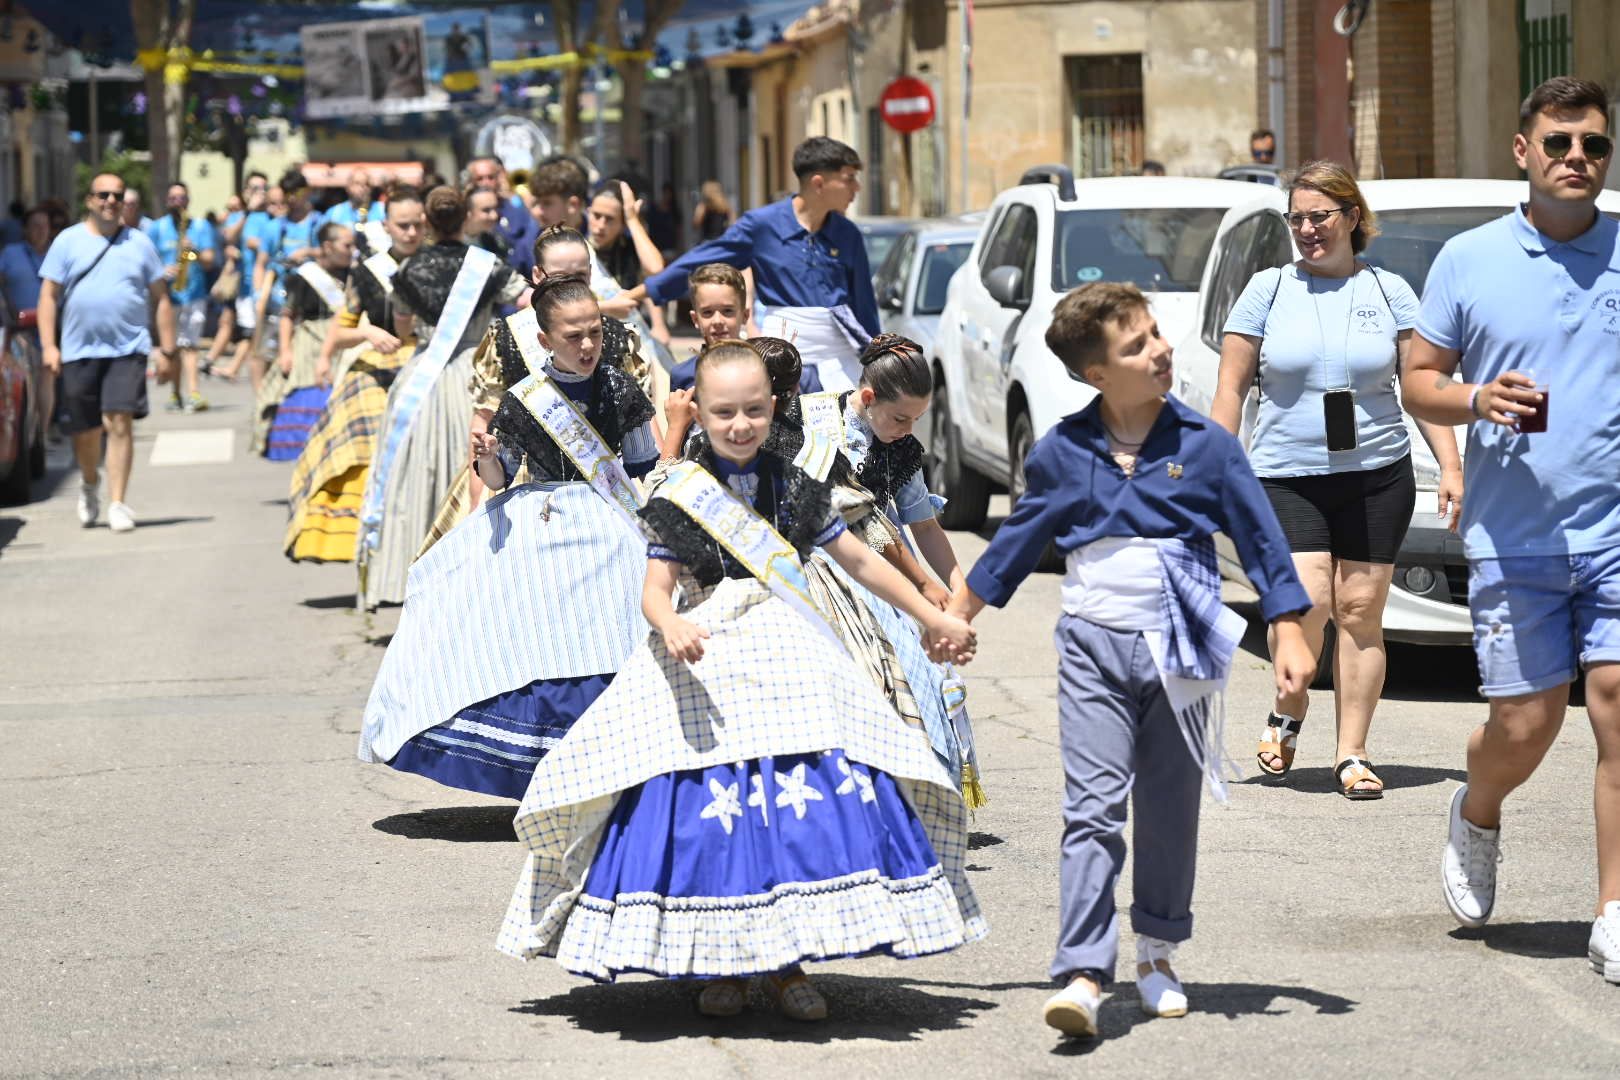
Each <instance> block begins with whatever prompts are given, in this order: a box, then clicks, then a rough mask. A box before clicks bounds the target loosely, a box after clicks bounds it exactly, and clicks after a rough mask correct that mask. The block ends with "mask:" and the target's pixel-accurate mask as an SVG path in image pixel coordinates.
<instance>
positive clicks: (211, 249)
mask: <svg viewBox="0 0 1620 1080" xmlns="http://www.w3.org/2000/svg"><path fill="white" fill-rule="evenodd" d="M167 202H168V208H169V212H168V213H166V214H164V215H163V216H162V217H160V218H157V219H156V220H154V221H152V222H151V223H150V224H149V225H147V226H146V227H145V229H144V230H143V231H144V232H145V233H146V237H147V239H149V240H151V241H152V245H153V246H154V247H156V248H157V252H158V257H159V258H161V259H162V260H163V266H164V270H163V276H164V277H166V278H168V280H169V301H170V303H172V304H173V305H174V312H175V316H174V319H175V345H176V346H177V347H178V348H179V350H180V366H179V368H178V369H176V370H175V372H174V382H173V388H172V391H171V393H170V395H169V402H168V407H169V409H170V411H171V412H178V411H180V410H182V409H183V410H184V411H186V412H188V413H191V412H198V411H200V410H202V409H206V408H208V402H207V400H206V399H205V398H204V397H203V396H202V394H201V393H199V392H198V388H197V346H198V345H200V344H202V338H203V332H204V330H205V329H206V327H207V325H208V274H209V272H210V271H212V270H213V269H214V267H215V265H216V264H217V260H218V257H219V256H218V251H217V249H218V247H219V240H218V238H217V237H216V235H215V233H214V227H213V226H212V225H210V224H209V223H208V220H207V219H206V218H194V217H192V216H191V192H190V190H189V189H188V188H187V187H186V185H185V184H183V183H181V182H180V181H178V180H176V181H175V182H174V183H172V184H170V185H169V192H168V197H167ZM182 374H183V375H184V377H185V397H183V398H182V397H181V389H180V380H181V376H182Z"/></svg>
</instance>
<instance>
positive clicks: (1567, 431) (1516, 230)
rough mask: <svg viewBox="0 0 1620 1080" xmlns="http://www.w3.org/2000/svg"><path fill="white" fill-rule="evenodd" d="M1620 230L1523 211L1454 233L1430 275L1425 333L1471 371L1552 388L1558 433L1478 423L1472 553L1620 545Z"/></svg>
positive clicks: (1469, 468) (1473, 436) (1478, 379)
mask: <svg viewBox="0 0 1620 1080" xmlns="http://www.w3.org/2000/svg"><path fill="white" fill-rule="evenodd" d="M1617 237H1620V227H1617V226H1616V224H1615V222H1614V221H1613V220H1611V219H1610V218H1608V217H1605V216H1604V215H1602V214H1597V215H1596V216H1595V219H1594V220H1593V222H1592V226H1591V228H1589V229H1587V230H1586V232H1584V233H1582V234H1581V235H1579V236H1577V237H1575V239H1573V240H1571V241H1569V242H1568V243H1559V242H1557V241H1555V240H1552V239H1549V238H1548V237H1546V236H1544V235H1542V234H1541V233H1540V232H1538V231H1537V230H1536V228H1535V226H1533V225H1531V224H1530V221H1529V219H1528V218H1526V217H1525V215H1524V208H1523V207H1522V206H1521V207H1520V208H1519V209H1517V210H1515V211H1514V212H1513V213H1511V214H1509V215H1507V216H1506V217H1503V218H1499V219H1498V220H1496V221H1493V222H1490V223H1489V224H1486V225H1481V226H1480V227H1479V228H1477V229H1470V230H1469V231H1468V232H1465V233H1462V234H1461V235H1459V236H1456V237H1454V238H1453V239H1452V240H1451V241H1450V242H1449V243H1447V244H1446V246H1445V247H1444V248H1442V249H1441V251H1440V254H1439V256H1438V257H1437V258H1436V259H1435V261H1434V266H1433V267H1432V268H1431V269H1430V270H1429V280H1428V284H1427V285H1426V286H1425V287H1424V290H1423V308H1422V312H1421V314H1420V316H1419V318H1418V333H1420V334H1422V335H1423V336H1424V337H1425V338H1427V339H1428V340H1429V341H1432V342H1433V343H1434V344H1436V345H1439V346H1440V347H1441V348H1444V349H1455V350H1456V351H1458V352H1460V353H1461V354H1462V376H1463V379H1464V380H1465V381H1467V382H1470V383H1484V382H1490V381H1491V380H1493V379H1495V378H1496V377H1497V376H1499V375H1501V374H1503V373H1504V372H1508V371H1519V372H1525V373H1527V374H1528V373H1529V372H1531V371H1533V372H1534V374H1535V378H1536V380H1537V381H1538V382H1543V383H1546V384H1548V386H1549V392H1548V399H1549V400H1548V406H1549V408H1548V411H1547V432H1546V433H1545V434H1542V433H1537V434H1534V435H1521V434H1518V433H1517V432H1515V431H1514V430H1512V429H1510V428H1504V427H1500V426H1498V425H1496V424H1489V423H1476V424H1473V425H1471V426H1470V428H1469V431H1468V450H1467V454H1466V457H1465V459H1464V472H1465V480H1466V483H1467V487H1466V494H1465V495H1464V496H1463V513H1462V534H1463V541H1464V546H1465V549H1466V551H1467V553H1468V557H1469V558H1471V559H1490V558H1500V557H1503V556H1510V555H1564V554H1570V555H1578V554H1584V553H1589V552H1595V551H1602V550H1606V549H1608V548H1611V547H1613V546H1615V545H1616V544H1620V243H1617Z"/></svg>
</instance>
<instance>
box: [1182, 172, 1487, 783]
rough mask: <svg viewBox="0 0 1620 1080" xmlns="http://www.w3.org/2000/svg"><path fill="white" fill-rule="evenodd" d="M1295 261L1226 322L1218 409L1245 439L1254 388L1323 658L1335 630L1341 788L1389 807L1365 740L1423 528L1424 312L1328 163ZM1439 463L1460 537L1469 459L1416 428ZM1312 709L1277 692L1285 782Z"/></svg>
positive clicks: (1269, 739) (1349, 180)
mask: <svg viewBox="0 0 1620 1080" xmlns="http://www.w3.org/2000/svg"><path fill="white" fill-rule="evenodd" d="M1288 225H1289V227H1290V228H1291V229H1292V230H1293V234H1294V243H1295V246H1296V247H1297V248H1298V250H1299V254H1300V258H1299V260H1298V261H1297V262H1295V263H1293V264H1291V265H1289V266H1284V267H1280V268H1274V269H1270V270H1262V271H1261V272H1260V273H1258V274H1256V275H1255V276H1254V278H1253V279H1252V280H1250V282H1249V284H1248V287H1247V288H1245V289H1244V291H1243V295H1242V296H1240V297H1239V298H1238V302H1237V304H1236V305H1235V306H1234V307H1233V309H1232V313H1231V315H1230V316H1229V317H1228V319H1227V323H1226V332H1225V338H1224V340H1223V342H1222V346H1221V366H1220V378H1219V383H1218V385H1217V387H1216V391H1215V400H1214V404H1213V406H1212V408H1211V410H1210V415H1211V417H1212V418H1213V419H1214V420H1215V422H1216V423H1218V424H1220V425H1221V426H1222V427H1224V428H1226V429H1227V430H1228V431H1230V432H1232V433H1233V434H1237V433H1238V427H1239V424H1240V423H1241V420H1242V416H1243V411H1244V401H1245V399H1246V398H1247V396H1248V393H1249V388H1250V387H1251V386H1254V385H1256V384H1257V383H1258V386H1259V391H1260V395H1259V411H1258V415H1257V416H1256V419H1255V424H1254V434H1253V436H1252V438H1251V440H1250V444H1249V456H1250V461H1251V464H1252V465H1253V466H1254V471H1255V473H1256V475H1258V476H1259V477H1260V482H1261V484H1262V486H1264V488H1265V490H1266V494H1267V495H1268V496H1269V497H1270V499H1271V504H1272V506H1273V508H1274V509H1275V510H1276V511H1277V518H1278V520H1279V521H1281V522H1282V526H1283V532H1284V534H1285V535H1286V536H1287V537H1288V545H1289V548H1290V549H1291V551H1292V552H1293V557H1294V565H1295V567H1296V569H1297V570H1298V571H1299V576H1300V580H1301V581H1302V582H1303V583H1304V585H1305V588H1306V591H1307V592H1309V593H1310V597H1311V603H1312V605H1313V606H1312V608H1311V610H1310V612H1309V613H1308V614H1307V615H1306V616H1305V618H1304V620H1303V622H1304V629H1305V637H1306V641H1307V643H1308V644H1309V645H1310V647H1311V649H1312V650H1313V653H1317V654H1319V653H1320V652H1321V649H1322V643H1323V637H1324V634H1325V633H1326V628H1327V621H1328V619H1330V618H1331V619H1332V620H1333V623H1334V625H1335V626H1336V627H1337V628H1338V648H1337V649H1336V651H1335V656H1334V672H1333V686H1334V711H1335V714H1336V719H1337V722H1338V723H1337V726H1338V746H1337V750H1336V752H1335V754H1334V761H1336V762H1337V764H1336V765H1335V766H1334V770H1333V771H1334V776H1335V778H1336V780H1337V783H1338V788H1339V791H1340V793H1341V794H1342V795H1344V797H1345V798H1347V799H1357V800H1360V799H1378V798H1382V797H1383V794H1384V785H1383V781H1382V780H1380V779H1379V777H1378V774H1377V773H1376V772H1375V771H1374V770H1373V766H1372V762H1371V760H1370V759H1369V758H1368V755H1367V732H1368V729H1369V728H1370V727H1371V726H1372V714H1373V709H1374V707H1375V706H1376V705H1377V704H1378V700H1379V698H1380V697H1381V696H1382V694H1383V691H1384V670H1385V665H1386V657H1385V652H1384V629H1383V618H1384V604H1385V602H1386V601H1387V599H1388V597H1389V587H1390V582H1391V580H1392V579H1393V577H1394V573H1395V557H1396V553H1397V552H1399V550H1400V547H1401V542H1402V541H1403V540H1404V539H1405V537H1406V529H1407V526H1408V524H1409V523H1410V522H1411V520H1412V510H1413V508H1414V506H1415V504H1416V501H1417V485H1416V481H1415V479H1414V477H1413V473H1412V456H1411V445H1410V441H1409V439H1408V437H1407V428H1406V421H1405V418H1404V416H1403V414H1402V411H1401V402H1400V398H1399V397H1398V396H1397V395H1396V392H1395V382H1396V378H1397V376H1398V374H1399V370H1400V366H1401V364H1402V363H1403V362H1404V361H1405V359H1406V354H1407V350H1408V349H1409V348H1410V347H1411V341H1412V329H1413V327H1414V326H1416V325H1417V316H1418V300H1417V297H1416V296H1415V295H1413V293H1412V290H1411V288H1410V287H1409V286H1408V285H1407V284H1406V282H1405V281H1404V280H1402V279H1401V278H1400V277H1399V276H1397V275H1395V274H1393V273H1388V272H1386V271H1381V270H1377V269H1375V268H1373V267H1371V266H1368V265H1367V264H1366V263H1365V262H1362V261H1361V260H1359V259H1358V258H1357V256H1358V255H1360V254H1361V252H1363V251H1364V250H1366V247H1367V244H1368V243H1369V242H1370V241H1371V240H1372V238H1373V237H1375V236H1377V235H1378V226H1377V223H1376V221H1375V220H1374V218H1373V214H1372V211H1371V210H1369V209H1368V207H1367V202H1366V199H1364V198H1363V197H1362V194H1361V189H1360V188H1359V187H1358V186H1357V184H1356V181H1355V178H1354V177H1353V176H1351V174H1350V173H1349V171H1348V170H1346V169H1345V168H1344V167H1343V166H1341V165H1337V164H1334V163H1332V162H1327V161H1317V162H1312V163H1311V164H1309V165H1306V166H1305V167H1304V168H1302V169H1301V170H1300V171H1299V173H1298V174H1297V175H1296V176H1295V177H1294V178H1293V180H1292V181H1291V183H1290V184H1289V187H1288ZM1418 426H1419V428H1420V429H1421V430H1422V433H1423V436H1424V439H1425V440H1426V441H1427V442H1428V444H1429V447H1430V449H1431V450H1433V451H1434V456H1435V459H1436V461H1437V462H1438V463H1439V465H1440V486H1439V510H1440V514H1441V516H1442V517H1443V518H1445V519H1447V520H1448V521H1449V523H1450V524H1451V525H1452V527H1453V528H1455V526H1456V520H1457V515H1458V514H1459V513H1460V511H1461V509H1462V491H1463V477H1462V461H1461V458H1460V457H1459V455H1458V453H1457V440H1456V437H1455V436H1454V435H1453V434H1452V431H1451V429H1450V428H1449V427H1436V426H1433V425H1429V424H1424V423H1419V425H1418ZM1309 702H1310V698H1309V695H1308V694H1307V692H1306V691H1305V690H1304V689H1301V690H1299V691H1297V692H1295V693H1292V694H1285V695H1279V696H1278V698H1277V700H1276V703H1275V706H1274V708H1273V710H1272V713H1271V715H1270V717H1268V718H1267V720H1266V726H1265V731H1264V732H1263V734H1262V735H1261V737H1260V745H1259V749H1258V753H1257V754H1256V759H1257V761H1258V762H1259V765H1260V768H1261V769H1262V770H1263V771H1264V772H1266V773H1267V774H1269V775H1271V776H1282V775H1284V774H1286V773H1287V772H1288V770H1289V769H1290V768H1291V767H1292V766H1293V763H1294V752H1295V748H1296V745H1297V742H1298V739H1299V733H1300V729H1301V727H1302V726H1303V724H1304V720H1305V711H1306V708H1307V707H1308V705H1309Z"/></svg>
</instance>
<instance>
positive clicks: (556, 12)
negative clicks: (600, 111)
mask: <svg viewBox="0 0 1620 1080" xmlns="http://www.w3.org/2000/svg"><path fill="white" fill-rule="evenodd" d="M551 21H552V24H553V25H554V26H555V27H556V29H557V49H558V51H560V52H564V53H572V52H578V51H579V50H580V48H581V47H582V46H583V43H582V42H581V41H580V37H579V0H551ZM583 84H584V69H583V68H579V67H566V68H563V73H562V100H561V101H559V102H558V113H559V116H558V121H559V123H558V125H557V127H558V138H559V139H560V140H561V141H562V149H563V153H565V154H577V153H579V91H580V87H581V86H582V85H583Z"/></svg>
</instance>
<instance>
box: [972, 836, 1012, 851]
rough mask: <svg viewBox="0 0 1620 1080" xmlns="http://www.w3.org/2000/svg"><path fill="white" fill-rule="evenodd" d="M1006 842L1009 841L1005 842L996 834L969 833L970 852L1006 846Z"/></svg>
mask: <svg viewBox="0 0 1620 1080" xmlns="http://www.w3.org/2000/svg"><path fill="white" fill-rule="evenodd" d="M1006 842H1007V841H1005V840H1003V839H1002V838H1001V837H999V836H997V835H995V834H994V833H987V832H976V833H968V850H969V851H977V850H978V849H979V848H986V847H996V846H997V845H998V844H1005V843H1006Z"/></svg>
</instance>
